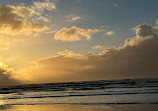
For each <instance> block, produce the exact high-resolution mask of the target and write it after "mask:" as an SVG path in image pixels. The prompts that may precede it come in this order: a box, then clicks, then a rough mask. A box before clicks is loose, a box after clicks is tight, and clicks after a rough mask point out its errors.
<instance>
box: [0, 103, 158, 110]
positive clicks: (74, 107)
mask: <svg viewBox="0 0 158 111" xmlns="http://www.w3.org/2000/svg"><path fill="white" fill-rule="evenodd" d="M0 111H158V105H157V104H129V105H17V106H11V105H10V106H9V105H6V106H5V105H3V106H0Z"/></svg>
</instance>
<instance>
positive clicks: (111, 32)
mask: <svg viewBox="0 0 158 111" xmlns="http://www.w3.org/2000/svg"><path fill="white" fill-rule="evenodd" d="M114 34H115V32H114V31H108V32H106V33H105V35H108V36H111V35H114Z"/></svg>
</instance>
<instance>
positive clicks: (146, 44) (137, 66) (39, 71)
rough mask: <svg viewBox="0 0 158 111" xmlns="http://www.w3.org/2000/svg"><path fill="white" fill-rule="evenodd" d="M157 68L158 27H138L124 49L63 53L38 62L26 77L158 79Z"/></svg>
mask: <svg viewBox="0 0 158 111" xmlns="http://www.w3.org/2000/svg"><path fill="white" fill-rule="evenodd" d="M65 30H66V32H67V30H71V29H65ZM68 32H69V31H68ZM70 32H71V31H70ZM70 32H69V33H70ZM157 66H158V28H157V27H152V26H150V25H139V26H137V27H136V37H133V38H130V39H128V40H126V41H125V44H124V46H122V47H118V48H116V47H109V48H107V49H105V50H104V51H102V52H100V53H99V54H95V53H92V52H89V53H86V54H76V53H74V52H72V51H68V50H66V51H62V52H59V53H58V55H56V56H53V57H50V58H46V59H43V60H39V62H38V65H37V67H36V68H34V69H31V70H29V73H28V74H29V76H27V77H30V80H32V81H34V82H61V81H62V82H63V81H83V80H98V79H124V78H152V77H156V78H157V77H158V68H157Z"/></svg>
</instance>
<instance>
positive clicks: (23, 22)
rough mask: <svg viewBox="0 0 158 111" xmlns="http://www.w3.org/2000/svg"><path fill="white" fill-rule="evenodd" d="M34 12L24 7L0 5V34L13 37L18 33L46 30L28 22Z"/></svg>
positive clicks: (41, 25)
mask: <svg viewBox="0 0 158 111" xmlns="http://www.w3.org/2000/svg"><path fill="white" fill-rule="evenodd" d="M33 13H34V10H32V9H30V8H29V7H25V6H17V7H14V6H11V5H3V4H0V34H7V35H15V34H19V33H23V34H25V32H29V31H31V32H32V31H35V32H40V31H43V30H46V29H48V27H47V26H45V25H43V24H41V23H37V22H33V21H30V20H29V18H30V17H31V15H32V14H33Z"/></svg>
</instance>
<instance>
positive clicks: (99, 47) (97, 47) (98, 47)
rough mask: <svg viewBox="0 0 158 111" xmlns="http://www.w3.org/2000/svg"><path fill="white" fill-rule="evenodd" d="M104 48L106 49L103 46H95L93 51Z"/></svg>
mask: <svg viewBox="0 0 158 111" xmlns="http://www.w3.org/2000/svg"><path fill="white" fill-rule="evenodd" d="M102 48H104V47H103V46H101V45H96V46H93V47H92V49H102Z"/></svg>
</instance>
